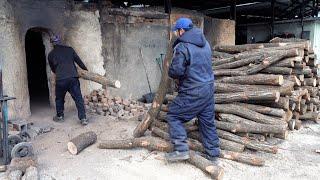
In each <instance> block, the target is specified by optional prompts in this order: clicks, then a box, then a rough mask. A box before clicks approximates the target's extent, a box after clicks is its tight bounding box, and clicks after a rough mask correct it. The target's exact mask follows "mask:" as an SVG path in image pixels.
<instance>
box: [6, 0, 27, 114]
mask: <svg viewBox="0 0 320 180" xmlns="http://www.w3.org/2000/svg"><path fill="white" fill-rule="evenodd" d="M0 38H1V40H0V61H1V62H0V63H1V65H2V67H3V86H4V92H5V94H7V95H9V96H14V97H16V98H17V99H16V100H14V101H10V102H9V117H11V118H15V117H24V116H28V115H29V114H30V110H29V96H28V86H27V84H26V83H25V82H27V76H26V74H27V70H26V63H25V55H24V50H23V46H22V45H21V40H22V37H21V36H20V35H19V26H18V24H17V22H16V20H15V19H14V14H13V9H12V6H11V5H10V4H9V3H8V2H7V1H6V0H1V1H0Z"/></svg>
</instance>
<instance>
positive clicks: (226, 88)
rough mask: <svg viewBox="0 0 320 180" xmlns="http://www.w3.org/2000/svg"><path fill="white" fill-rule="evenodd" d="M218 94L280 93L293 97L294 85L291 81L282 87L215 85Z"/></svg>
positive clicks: (285, 82)
mask: <svg viewBox="0 0 320 180" xmlns="http://www.w3.org/2000/svg"><path fill="white" fill-rule="evenodd" d="M214 86H215V92H216V93H229V92H245V91H264V90H265V91H278V92H280V95H291V91H293V90H294V89H293V86H294V84H293V83H292V82H291V81H284V83H283V85H281V86H271V85H241V84H228V83H215V84H214Z"/></svg>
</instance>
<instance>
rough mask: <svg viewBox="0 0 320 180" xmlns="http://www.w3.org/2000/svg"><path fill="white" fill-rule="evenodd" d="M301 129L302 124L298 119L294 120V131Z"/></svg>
mask: <svg viewBox="0 0 320 180" xmlns="http://www.w3.org/2000/svg"><path fill="white" fill-rule="evenodd" d="M301 128H302V122H301V121H300V120H299V119H296V123H295V126H294V129H296V130H299V129H301Z"/></svg>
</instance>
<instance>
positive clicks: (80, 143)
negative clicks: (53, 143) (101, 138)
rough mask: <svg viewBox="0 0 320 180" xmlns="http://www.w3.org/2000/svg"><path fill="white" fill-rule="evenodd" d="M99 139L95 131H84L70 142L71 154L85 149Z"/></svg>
mask: <svg viewBox="0 0 320 180" xmlns="http://www.w3.org/2000/svg"><path fill="white" fill-rule="evenodd" d="M96 141H97V135H96V133H95V132H93V131H89V132H86V133H82V134H80V135H78V136H76V137H74V138H72V139H71V140H70V141H69V142H68V144H67V145H68V150H69V152H70V153H71V154H73V155H77V154H79V153H80V152H81V151H82V150H83V149H85V148H87V147H88V146H90V145H92V144H94V143H95V142H96Z"/></svg>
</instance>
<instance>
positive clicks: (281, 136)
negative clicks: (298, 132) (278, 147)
mask: <svg viewBox="0 0 320 180" xmlns="http://www.w3.org/2000/svg"><path fill="white" fill-rule="evenodd" d="M288 136H289V131H285V132H284V133H282V134H275V135H274V137H276V138H280V139H285V140H286V139H288Z"/></svg>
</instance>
